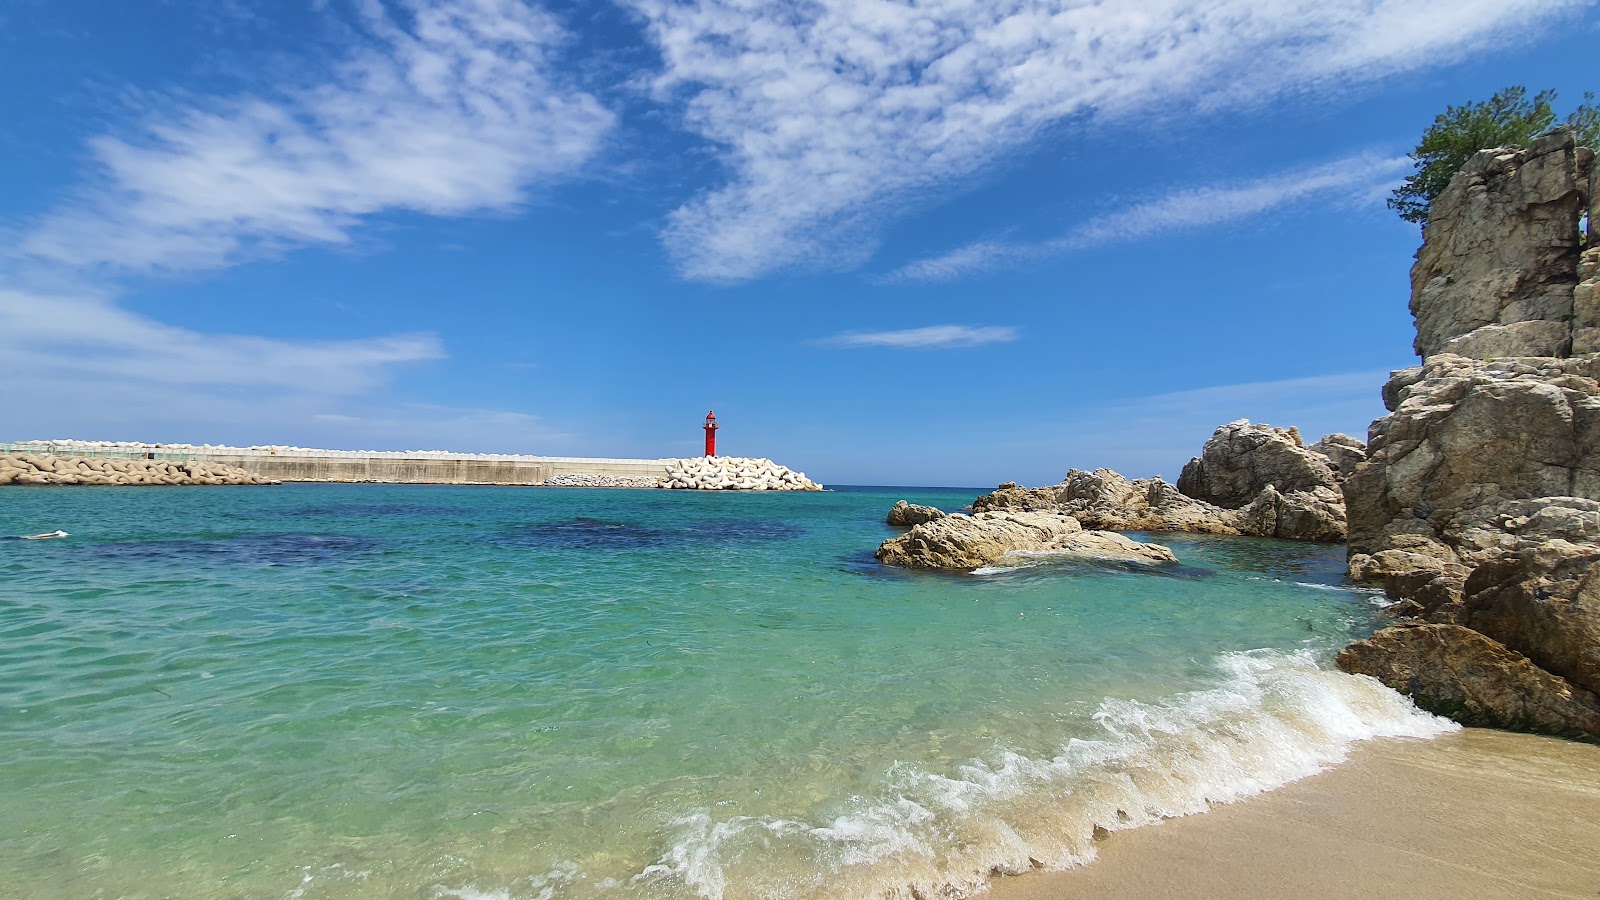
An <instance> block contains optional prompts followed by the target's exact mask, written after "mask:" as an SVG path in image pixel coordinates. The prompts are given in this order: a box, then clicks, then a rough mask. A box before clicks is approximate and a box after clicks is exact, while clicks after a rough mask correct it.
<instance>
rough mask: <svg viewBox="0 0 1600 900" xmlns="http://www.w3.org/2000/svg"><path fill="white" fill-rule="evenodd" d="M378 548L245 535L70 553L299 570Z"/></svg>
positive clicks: (306, 537) (319, 538)
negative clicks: (295, 568)
mask: <svg viewBox="0 0 1600 900" xmlns="http://www.w3.org/2000/svg"><path fill="white" fill-rule="evenodd" d="M380 546H382V545H381V544H380V543H379V542H378V541H375V540H372V539H370V538H361V537H351V536H348V535H338V534H305V533H302V532H287V533H281V534H246V535H239V536H237V537H228V538H201V539H197V540H192V541H189V540H170V539H164V540H154V541H116V542H112V543H105V544H80V545H77V547H75V548H74V549H76V550H77V551H78V552H81V553H83V554H85V555H88V556H94V557H96V558H98V559H109V560H183V561H185V562H212V563H224V564H228V565H244V566H303V565H319V564H322V563H330V562H338V561H342V560H344V559H345V558H346V557H349V556H351V555H354V554H358V553H367V552H370V551H373V550H376V549H378V548H379V547H380Z"/></svg>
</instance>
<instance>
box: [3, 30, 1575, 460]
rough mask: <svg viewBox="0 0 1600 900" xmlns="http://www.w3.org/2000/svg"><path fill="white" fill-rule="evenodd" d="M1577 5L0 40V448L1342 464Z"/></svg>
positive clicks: (1566, 74)
mask: <svg viewBox="0 0 1600 900" xmlns="http://www.w3.org/2000/svg"><path fill="white" fill-rule="evenodd" d="M1597 42H1600V8H1597V4H1596V2H1594V0H1105V2H1100V3H1093V2H1083V0H1059V2H1052V0H980V2H966V0H921V2H916V3H900V2H883V0H854V2H836V0H822V2H808V3H775V2H767V0H617V2H601V0H589V2H576V0H529V2H523V0H260V2H248V0H165V2H160V0H150V2H145V3H124V2H118V0H0V80H3V83H4V84H5V85H6V89H5V90H4V91H0V379H3V380H4V383H5V385H6V390H5V402H4V404H3V406H0V441H21V440H35V439H55V438H73V439H81V440H141V441H151V442H189V443H229V444H237V445H260V444H282V445H297V446H306V447H326V448H337V449H350V450H359V449H387V450H407V449H445V450H456V451H462V452H493V453H529V454H537V455H552V456H603V457H645V458H656V457H675V456H692V455H698V454H699V453H700V451H701V446H702V432H701V429H700V425H701V423H702V420H703V417H704V416H705V414H706V412H707V410H709V409H715V410H716V413H717V418H718V421H719V422H720V423H721V425H722V428H721V430H720V431H719V433H718V450H719V451H720V452H721V453H722V454H723V455H733V456H764V457H770V458H772V459H775V460H777V461H778V462H780V463H783V464H785V465H788V466H790V467H793V468H797V469H802V470H804V471H806V472H807V473H808V474H809V475H810V476H811V477H813V478H816V479H817V480H820V481H823V482H828V483H839V484H895V485H915V484H922V485H962V486H985V485H993V484H996V483H998V482H1000V481H1006V480H1015V481H1019V482H1022V483H1025V484H1047V483H1054V482H1056V481H1059V480H1060V479H1061V478H1062V476H1063V475H1064V474H1065V473H1066V471H1067V470H1068V469H1069V468H1083V469H1092V468H1097V467H1101V466H1109V467H1111V468H1115V469H1117V470H1119V471H1121V472H1123V473H1125V474H1127V475H1129V476H1136V477H1144V476H1149V475H1154V474H1161V475H1164V476H1165V477H1166V478H1168V480H1175V479H1176V477H1177V475H1178V470H1179V469H1180V468H1181V467H1182V465H1183V463H1184V462H1185V461H1186V460H1187V459H1188V458H1189V457H1190V456H1192V455H1194V454H1196V453H1198V452H1199V448H1200V446H1201V445H1202V444H1203V443H1204V441H1205V439H1206V438H1207V437H1208V436H1209V435H1210V434H1211V432H1212V430H1213V429H1215V428H1216V427H1217V426H1218V425H1221V424H1223V423H1225V422H1229V421H1232V420H1235V419H1240V418H1248V419H1250V420H1252V421H1256V422H1267V423H1270V424H1274V425H1280V426H1289V425H1294V426H1297V427H1299V428H1300V430H1301V431H1302V433H1304V434H1305V435H1306V436H1307V439H1308V440H1312V439H1315V438H1316V437H1318V436H1320V435H1322V434H1325V433H1328V432H1333V431H1340V432H1345V433H1349V434H1354V435H1357V436H1364V435H1365V433H1366V428H1367V425H1368V424H1369V423H1370V422H1371V420H1372V419H1373V418H1375V417H1376V416H1378V415H1380V414H1382V412H1383V409H1382V404H1381V400H1380V394H1379V390H1380V387H1381V386H1382V383H1383V381H1384V380H1385V378H1386V377H1387V373H1388V372H1389V371H1390V370H1392V369H1397V368H1403V367H1406V366H1409V365H1413V364H1415V362H1416V358H1415V356H1414V355H1413V353H1412V350H1411V339H1412V336H1413V330H1412V321H1411V317H1410V314H1409V313H1408V311H1407V300H1408V296H1409V279H1408V271H1409V268H1410V265H1411V262H1412V254H1413V253H1414V252H1415V250H1416V247H1417V244H1418V242H1419V238H1420V235H1419V232H1418V230H1417V228H1416V226H1414V225H1411V224H1409V223H1406V222H1403V221H1401V220H1400V219H1399V218H1398V217H1397V216H1395V215H1394V214H1393V213H1392V212H1391V211H1389V210H1388V209H1386V208H1385V206H1384V198H1385V197H1386V196H1387V194H1388V192H1389V191H1390V190H1391V189H1392V188H1393V187H1394V186H1395V185H1396V184H1398V183H1399V181H1400V179H1401V178H1403V177H1404V176H1405V174H1406V173H1407V172H1408V171H1410V161H1409V160H1408V159H1406V154H1407V152H1409V151H1410V150H1411V149H1412V147H1414V146H1415V144H1416V141H1417V139H1418V138H1419V136H1420V134H1421V132H1422V130H1423V129H1424V128H1425V127H1426V126H1427V125H1428V124H1429V123H1430V122H1431V121H1432V120H1433V117H1434V116H1435V115H1436V114H1438V113H1439V112H1441V111H1443V109H1444V108H1445V106H1446V105H1447V104H1460V103H1465V102H1469V101H1474V100H1479V99H1485V98H1487V97H1488V96H1489V95H1490V94H1492V93H1493V92H1494V91H1496V90H1499V89H1501V88H1503V87H1506V86H1508V85H1514V84H1522V85H1526V86H1527V87H1528V88H1530V90H1534V91H1537V90H1540V89H1544V88H1554V89H1556V90H1557V91H1558V92H1559V99H1558V101H1557V104H1556V105H1557V110H1558V112H1560V113H1565V112H1566V111H1567V110H1569V109H1570V108H1571V107H1572V105H1574V104H1576V103H1577V102H1579V100H1580V99H1581V97H1582V94H1583V92H1584V91H1585V90H1596V89H1600V85H1597V84H1595V83H1592V82H1585V81H1584V80H1583V76H1584V75H1585V74H1590V75H1592V73H1593V71H1594V70H1593V65H1592V62H1593V52H1594V50H1593V48H1594V47H1595V45H1596V44H1597Z"/></svg>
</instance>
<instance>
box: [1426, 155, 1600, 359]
mask: <svg viewBox="0 0 1600 900" xmlns="http://www.w3.org/2000/svg"><path fill="white" fill-rule="evenodd" d="M1593 162H1594V153H1593V152H1591V151H1590V150H1588V149H1586V148H1583V147H1579V146H1577V142H1576V140H1575V133H1574V131H1573V129H1572V128H1570V127H1563V128H1559V129H1556V130H1555V131H1552V132H1551V133H1549V134H1547V135H1544V136H1543V137H1540V138H1537V139H1535V140H1534V141H1533V142H1531V143H1530V144H1529V145H1528V147H1527V148H1525V149H1524V148H1520V147H1500V148H1496V149H1492V150H1483V151H1480V152H1478V153H1477V154H1475V155H1474V156H1473V157H1472V158H1471V159H1469V160H1468V161H1467V163H1466V165H1465V166H1463V167H1462V169H1461V171H1460V172H1459V173H1457V174H1456V176H1455V178H1454V179H1452V180H1451V182H1450V185H1449V186H1448V187H1447V188H1445V190H1444V191H1443V192H1442V193H1440V194H1439V196H1438V197H1437V198H1435V199H1434V201H1433V204H1432V207H1431V210H1430V214H1429V219H1428V226H1427V229H1426V232H1425V238H1426V239H1425V240H1424V242H1423V245H1422V248H1421V249H1420V250H1418V251H1417V261H1416V264H1415V265H1414V266H1413V267H1412V269H1411V312H1412V314H1413V315H1414V316H1416V320H1417V338H1416V342H1415V348H1416V351H1417V355H1418V356H1421V357H1423V358H1424V359H1427V358H1428V357H1431V356H1433V355H1435V354H1437V353H1454V354H1457V355H1461V356H1470V357H1476V358H1490V357H1505V356H1565V355H1566V354H1567V353H1568V352H1569V350H1570V349H1571V348H1572V345H1573V334H1572V332H1573V325H1574V310H1573V288H1574V287H1575V286H1576V285H1577V284H1578V277H1577V265H1578V251H1579V247H1580V241H1579V234H1578V219H1579V218H1580V217H1581V216H1582V215H1583V212H1584V210H1585V208H1586V207H1587V206H1588V204H1589V202H1590V199H1591V194H1590V191H1591V187H1590V183H1591V178H1592V169H1593Z"/></svg>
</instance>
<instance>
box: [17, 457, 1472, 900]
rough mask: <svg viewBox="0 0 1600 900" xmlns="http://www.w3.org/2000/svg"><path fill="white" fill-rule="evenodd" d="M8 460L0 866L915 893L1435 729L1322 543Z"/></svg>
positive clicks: (33, 873) (900, 494)
mask: <svg viewBox="0 0 1600 900" xmlns="http://www.w3.org/2000/svg"><path fill="white" fill-rule="evenodd" d="M830 487H831V488H833V490H831V491H829V492H826V493H786V494H775V493H757V494H750V493H731V492H682V491H659V490H628V489H583V488H564V489H561V490H539V489H530V488H516V487H472V486H442V485H435V486H411V485H404V486H402V485H328V484H288V485H282V486H276V487H233V488H168V489H165V490H155V489H151V490H123V489H116V488H93V487H88V488H36V489H32V490H28V489H13V490H12V491H8V492H7V494H6V503H5V505H4V507H3V508H0V533H5V534H14V535H20V534H26V533H38V532H43V531H49V530H54V529H57V528H59V529H61V530H64V531H67V532H69V533H70V534H71V536H70V537H69V538H66V539H63V540H57V541H39V542H30V541H8V542H5V543H4V544H0V583H4V584H5V585H6V588H5V592H4V594H3V596H0V637H3V639H4V642H3V644H0V648H3V649H0V696H3V697H5V698H6V699H5V701H4V718H3V725H0V753H3V754H4V757H5V758H6V759H7V760H8V761H9V762H8V771H9V775H8V777H7V778H6V779H5V780H4V781H3V782H0V810H4V812H0V818H3V821H4V822H5V824H6V827H5V828H4V830H3V832H0V833H3V835H4V837H3V838H0V879H3V880H4V883H6V884H8V885H10V886H11V889H12V890H15V891H17V892H18V893H19V894H20V895H24V896H30V897H81V896H96V895H104V896H118V897H167V896H237V897H296V898H308V900H309V898H344V897H375V896H384V897H459V898H490V897H492V898H589V897H619V898H630V897H667V898H676V897H685V898H688V897H702V898H726V900H732V898H747V897H748V898H755V897H773V898H778V897H785V898H787V897H795V898H800V897H914V896H964V895H970V894H973V893H977V892H981V891H982V890H983V889H984V888H985V886H986V884H987V883H988V881H989V880H990V879H991V878H993V877H994V876H996V875H1005V874H1018V873H1022V872H1027V871H1032V870H1035V869H1063V868H1068V867H1072V866H1076V865H1082V864H1089V863H1092V860H1093V858H1094V855H1095V844H1096V842H1097V840H1098V838H1097V835H1103V834H1104V833H1106V832H1107V831H1116V830H1119V829H1125V828H1135V827H1139V826H1141V825H1146V824H1150V823H1153V822H1157V821H1160V820H1161V819H1162V818H1165V817H1171V816H1181V815H1188V814H1193V813H1199V812H1203V811H1204V810H1205V809H1206V808H1207V806H1208V805H1209V804H1211V803H1215V802H1227V801H1231V800H1235V799H1239V798H1242V797H1247V796H1251V795H1253V794H1257V793H1260V792H1262V791H1268V790H1271V789H1273V788H1275V787H1278V786H1281V785H1283V784H1286V783H1289V782H1291V781H1295V780H1298V779H1300V778H1303V777H1306V776H1308V775H1311V774H1314V773H1316V772H1318V771H1321V770H1323V769H1325V768H1328V767H1330V766H1334V765H1337V764H1338V763H1339V762H1340V761H1341V760H1343V759H1344V758H1345V756H1346V754H1347V753H1348V752H1349V751H1350V750H1351V749H1352V748H1353V747H1354V746H1356V745H1357V744H1359V743H1360V742H1362V741H1364V740H1367V739H1370V738H1375V737H1415V738H1427V737H1431V736H1435V735H1438V734H1442V733H1444V732H1446V731H1450V730H1454V729H1455V727H1456V726H1454V725H1452V724H1451V723H1448V722H1446V721H1444V720H1441V719H1438V718H1435V717H1433V716H1431V715H1428V714H1426V713H1422V712H1420V711H1418V710H1417V709H1415V708H1414V707H1413V706H1412V704H1411V703H1410V702H1409V701H1408V700H1406V699H1404V698H1402V697H1401V696H1400V695H1398V694H1395V693H1394V692H1392V691H1389V690H1388V689H1386V688H1383V687H1381V686H1380V685H1378V683H1377V682H1375V681H1373V680H1371V679H1366V678H1359V677H1356V676H1351V675H1346V674H1343V673H1340V672H1338V671H1337V670H1335V669H1334V667H1333V665H1332V662H1331V661H1332V657H1333V654H1334V653H1335V652H1337V650H1338V649H1339V648H1341V647H1343V646H1345V645H1346V644H1347V643H1349V642H1350V641H1351V640H1354V639H1358V638H1361V637H1364V636H1366V635H1368V634H1371V633H1372V632H1373V631H1374V630H1375V629H1376V628H1378V627H1380V625H1381V624H1382V622H1383V621H1384V613H1383V611H1382V608H1381V607H1382V604H1383V602H1384V600H1383V598H1382V595H1381V592H1377V591H1374V590H1372V589H1370V588H1363V587H1359V586H1355V585H1352V584H1350V583H1349V582H1348V580H1347V579H1346V577H1345V575H1344V548H1343V546H1342V545H1330V544H1308V543H1292V542H1285V541H1276V540H1269V539H1261V538H1224V537H1213V536H1202V535H1189V534H1161V535H1143V534H1139V535H1135V536H1136V537H1138V538H1139V539H1140V540H1153V541H1156V542H1159V543H1163V544H1166V545H1167V546H1170V547H1171V548H1172V549H1173V550H1174V551H1175V552H1176V554H1177V556H1178V558H1179V561H1180V562H1179V565H1177V566H1172V567H1166V568H1160V569H1146V568H1140V567H1124V566H1116V565H1102V564H1096V563H1085V562H1083V561H1081V560H1079V561H1067V560H1062V559H1054V558H1050V557H1039V556H1036V557H1028V558H1021V559H1018V560H1017V561H1016V565H1008V566H996V567H986V568H985V569H982V570H980V571H979V573H977V574H959V575H958V574H947V573H931V572H914V571H906V570H902V569H895V568H890V567H885V566H882V565H880V564H879V563H877V561H876V560H875V559H874V558H873V556H872V551H873V550H874V549H875V548H876V547H877V545H878V543H879V542H881V541H882V540H884V539H886V538H888V537H892V536H894V535H895V534H897V533H899V530H898V529H894V528H891V527H889V526H887V525H886V524H885V523H884V515H885V513H886V512H887V510H888V508H889V507H890V506H891V505H892V504H893V503H894V502H895V501H896V500H900V499H905V500H909V501H911V502H913V503H924V504H930V505H935V506H939V507H941V508H943V509H946V510H958V509H961V508H962V507H964V506H966V505H967V504H969V503H971V501H972V500H973V499H974V498H975V497H976V496H977V495H978V494H979V493H981V492H982V491H983V490H985V489H982V488H926V487H884V486H830Z"/></svg>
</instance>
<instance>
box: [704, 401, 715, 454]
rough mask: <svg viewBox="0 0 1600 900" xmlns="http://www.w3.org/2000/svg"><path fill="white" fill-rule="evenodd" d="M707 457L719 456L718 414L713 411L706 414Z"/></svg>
mask: <svg viewBox="0 0 1600 900" xmlns="http://www.w3.org/2000/svg"><path fill="white" fill-rule="evenodd" d="M705 427H706V455H707V456H716V455H717V413H716V410H711V411H709V412H707V413H706V426H705Z"/></svg>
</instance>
